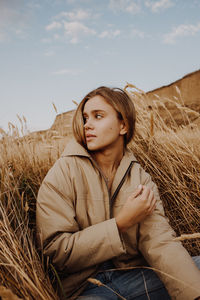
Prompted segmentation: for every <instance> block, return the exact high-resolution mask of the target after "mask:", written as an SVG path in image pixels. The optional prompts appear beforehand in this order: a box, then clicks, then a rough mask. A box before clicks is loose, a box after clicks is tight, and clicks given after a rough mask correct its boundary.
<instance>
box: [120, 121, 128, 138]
mask: <svg viewBox="0 0 200 300" xmlns="http://www.w3.org/2000/svg"><path fill="white" fill-rule="evenodd" d="M127 131H128V130H127V128H126V125H125V123H124V121H121V124H120V135H125V134H126V133H127Z"/></svg>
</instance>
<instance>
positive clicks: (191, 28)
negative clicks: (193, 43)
mask: <svg viewBox="0 0 200 300" xmlns="http://www.w3.org/2000/svg"><path fill="white" fill-rule="evenodd" d="M198 32H200V22H199V23H197V24H196V25H192V24H189V25H184V24H182V25H179V26H177V27H175V28H173V30H172V31H171V32H170V33H167V34H165V35H164V38H163V42H164V43H165V44H174V43H175V42H176V39H177V38H179V37H184V36H194V35H195V34H196V33H198Z"/></svg>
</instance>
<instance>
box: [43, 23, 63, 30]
mask: <svg viewBox="0 0 200 300" xmlns="http://www.w3.org/2000/svg"><path fill="white" fill-rule="evenodd" d="M61 27H62V24H61V23H59V22H56V21H53V22H52V23H51V24H49V25H47V26H46V30H47V31H50V30H54V29H60V28H61Z"/></svg>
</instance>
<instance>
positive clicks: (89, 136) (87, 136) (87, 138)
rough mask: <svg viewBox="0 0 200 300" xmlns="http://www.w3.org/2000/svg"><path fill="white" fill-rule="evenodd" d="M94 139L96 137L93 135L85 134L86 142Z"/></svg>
mask: <svg viewBox="0 0 200 300" xmlns="http://www.w3.org/2000/svg"><path fill="white" fill-rule="evenodd" d="M95 137H96V135H94V134H90V133H87V134H86V140H87V141H89V140H92V139H93V138H95Z"/></svg>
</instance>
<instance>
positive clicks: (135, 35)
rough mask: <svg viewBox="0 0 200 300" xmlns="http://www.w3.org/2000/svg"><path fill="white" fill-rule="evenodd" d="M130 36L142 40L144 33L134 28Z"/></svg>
mask: <svg viewBox="0 0 200 300" xmlns="http://www.w3.org/2000/svg"><path fill="white" fill-rule="evenodd" d="M131 36H134V37H139V38H141V39H143V38H144V37H145V33H144V32H143V31H140V30H138V29H135V28H134V29H132V30H131Z"/></svg>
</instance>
